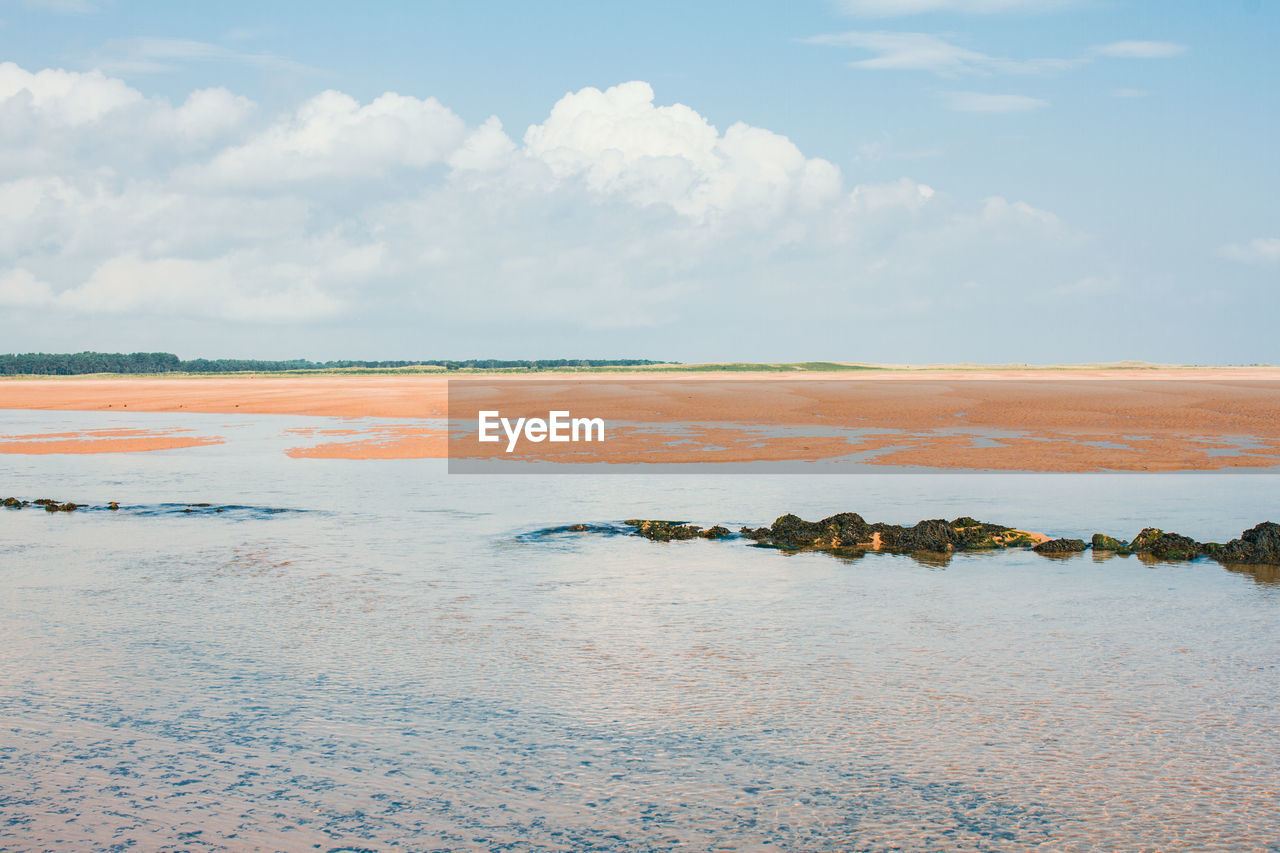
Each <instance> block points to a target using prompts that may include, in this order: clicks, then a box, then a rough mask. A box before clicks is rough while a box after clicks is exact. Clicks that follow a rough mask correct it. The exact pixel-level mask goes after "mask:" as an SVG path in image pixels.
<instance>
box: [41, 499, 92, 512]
mask: <svg viewBox="0 0 1280 853" xmlns="http://www.w3.org/2000/svg"><path fill="white" fill-rule="evenodd" d="M36 503H41V502H40V501H36ZM41 505H42V506H43V507H44V511H45V512H75V511H76V510H78V509H79V508H80V507H82V506H84V504H76V503H71V502H70V501H68V502H67V503H64V504H60V503H58V502H57V501H49V502H47V503H41Z"/></svg>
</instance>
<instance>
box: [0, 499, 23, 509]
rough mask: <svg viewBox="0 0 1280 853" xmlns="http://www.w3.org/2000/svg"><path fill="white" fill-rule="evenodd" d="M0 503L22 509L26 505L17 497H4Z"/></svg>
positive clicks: (9, 507) (11, 507) (10, 507)
mask: <svg viewBox="0 0 1280 853" xmlns="http://www.w3.org/2000/svg"><path fill="white" fill-rule="evenodd" d="M0 505H3V506H5V507H7V508H8V509H22V508H23V507H24V506H26V505H27V502H26V501H20V500H18V499H17V498H5V499H4V500H3V501H0Z"/></svg>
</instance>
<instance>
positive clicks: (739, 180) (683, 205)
mask: <svg viewBox="0 0 1280 853" xmlns="http://www.w3.org/2000/svg"><path fill="white" fill-rule="evenodd" d="M653 98H654V95H653V89H652V87H650V86H649V84H648V83H643V82H632V83H624V84H622V85H619V86H614V87H613V88H610V89H607V90H605V91H603V92H601V91H600V90H599V89H593V88H588V89H583V90H581V91H579V92H573V93H570V94H568V95H565V96H564V97H563V98H561V99H560V101H559V102H558V103H556V105H555V106H554V107H553V108H552V109H551V115H550V116H548V117H547V120H546V121H545V122H543V123H542V124H539V125H534V126H533V127H530V128H529V130H528V131H527V132H526V133H525V136H524V147H525V151H526V152H527V154H528V155H529V156H531V157H534V158H537V159H538V160H540V161H542V162H543V163H545V164H546V165H547V166H549V167H550V169H551V170H552V172H553V173H554V174H555V175H556V176H558V177H560V178H568V177H574V178H581V179H582V180H583V181H584V182H585V183H586V185H587V187H589V188H590V189H591V190H592V191H594V192H596V193H600V194H604V195H610V196H621V197H624V198H627V199H629V200H631V201H632V202H634V203H637V204H640V205H651V204H665V205H670V206H671V207H672V208H673V209H675V210H677V211H679V212H680V213H683V214H686V215H689V216H694V217H703V216H707V215H710V214H713V213H721V214H723V213H728V212H732V211H735V210H743V209H748V210H751V211H753V212H754V213H765V214H766V215H768V214H776V213H778V212H780V211H782V210H783V209H785V208H787V207H789V206H792V205H798V206H801V207H805V206H812V205H814V204H819V203H821V202H822V201H824V200H830V199H832V198H833V197H834V196H835V195H837V194H838V193H839V191H840V184H841V180H842V179H841V176H840V170H839V169H837V168H836V167H835V166H833V165H832V164H831V163H828V162H827V161H825V160H820V159H809V158H806V157H805V156H804V155H803V154H802V153H801V152H800V149H798V148H797V147H796V146H795V145H794V144H793V143H792V142H791V141H790V140H789V139H787V138H786V137H784V136H780V135H778V134H776V133H772V132H771V131H768V130H764V129H762V128H758V127H751V126H749V125H746V124H743V123H741V122H738V123H736V124H734V125H732V126H730V127H729V128H728V129H727V130H726V131H725V132H724V133H723V134H721V133H719V132H718V131H717V130H716V128H715V127H713V126H712V125H711V124H710V123H709V122H708V121H707V120H706V119H705V118H703V117H702V116H700V115H698V113H697V112H695V111H694V110H692V109H690V108H689V107H687V106H684V105H683V104H675V105H672V106H665V107H659V106H655V105H654V103H653Z"/></svg>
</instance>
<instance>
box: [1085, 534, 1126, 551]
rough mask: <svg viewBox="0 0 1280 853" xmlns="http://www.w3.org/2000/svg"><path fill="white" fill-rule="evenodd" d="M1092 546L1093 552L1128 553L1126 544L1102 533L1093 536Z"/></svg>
mask: <svg viewBox="0 0 1280 853" xmlns="http://www.w3.org/2000/svg"><path fill="white" fill-rule="evenodd" d="M1092 545H1093V550H1095V551H1115V552H1116V553H1117V554H1128V553H1129V545H1128V543H1127V542H1121V541H1120V540H1119V539H1114V538H1112V537H1110V536H1106V535H1104V534H1102V533H1095V534H1093V540H1092Z"/></svg>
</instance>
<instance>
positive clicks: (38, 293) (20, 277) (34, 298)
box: [0, 269, 53, 308]
mask: <svg viewBox="0 0 1280 853" xmlns="http://www.w3.org/2000/svg"><path fill="white" fill-rule="evenodd" d="M52 300H53V290H52V288H50V287H49V285H47V284H45V283H44V282H43V281H40V280H39V279H37V278H36V277H35V276H34V275H32V274H31V272H30V271H28V270H24V269H15V270H10V271H9V272H7V273H0V305H3V306H4V307H6V308H30V307H34V306H40V305H47V304H49V302H51V301H52Z"/></svg>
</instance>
